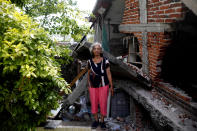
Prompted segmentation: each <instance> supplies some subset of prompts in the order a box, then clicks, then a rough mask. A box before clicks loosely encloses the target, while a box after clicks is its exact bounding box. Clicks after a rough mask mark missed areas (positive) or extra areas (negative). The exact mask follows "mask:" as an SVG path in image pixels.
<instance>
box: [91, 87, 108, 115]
mask: <svg viewBox="0 0 197 131" xmlns="http://www.w3.org/2000/svg"><path fill="white" fill-rule="evenodd" d="M89 93H90V101H91V112H92V114H95V113H97V112H98V105H99V106H100V113H101V114H102V115H103V116H106V115H107V98H108V94H109V85H106V86H103V87H99V88H91V87H89Z"/></svg>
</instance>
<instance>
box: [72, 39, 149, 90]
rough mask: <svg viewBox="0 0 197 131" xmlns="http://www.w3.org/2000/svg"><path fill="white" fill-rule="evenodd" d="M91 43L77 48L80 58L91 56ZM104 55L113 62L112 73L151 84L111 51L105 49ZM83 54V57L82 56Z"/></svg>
mask: <svg viewBox="0 0 197 131" xmlns="http://www.w3.org/2000/svg"><path fill="white" fill-rule="evenodd" d="M91 45H92V44H91V43H89V42H85V43H83V44H81V45H80V46H79V48H78V49H77V50H76V52H75V55H76V57H77V58H78V59H83V60H84V59H85V60H87V59H89V58H91V55H90V51H89V48H90V47H91ZM103 55H104V57H106V58H107V59H108V60H109V61H110V63H111V66H110V67H111V72H112V74H115V75H116V76H119V77H124V78H129V79H133V80H135V81H137V82H139V83H141V84H143V85H145V86H147V87H150V86H151V83H150V81H148V80H147V79H145V78H144V77H142V76H141V74H139V73H138V72H137V71H136V70H133V69H132V68H131V67H130V66H129V65H127V64H126V63H124V62H123V61H121V60H119V59H117V58H116V57H114V56H113V55H111V54H110V53H108V52H106V51H103ZM82 56H83V57H82Z"/></svg>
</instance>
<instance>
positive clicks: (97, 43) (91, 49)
mask: <svg viewBox="0 0 197 131" xmlns="http://www.w3.org/2000/svg"><path fill="white" fill-rule="evenodd" d="M97 45H98V46H100V48H101V56H103V47H102V45H101V43H99V42H95V43H94V44H92V45H91V47H90V53H91V55H92V57H94V54H93V49H94V47H95V46H97Z"/></svg>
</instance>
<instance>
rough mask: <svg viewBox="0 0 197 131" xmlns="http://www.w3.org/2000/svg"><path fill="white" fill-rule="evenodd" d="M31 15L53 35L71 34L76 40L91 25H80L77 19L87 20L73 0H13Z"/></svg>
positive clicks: (78, 39) (87, 30)
mask: <svg viewBox="0 0 197 131" xmlns="http://www.w3.org/2000/svg"><path fill="white" fill-rule="evenodd" d="M12 1H13V2H14V3H16V4H17V5H18V6H20V7H21V8H22V9H23V10H24V11H25V12H26V13H27V14H28V15H29V16H30V17H32V18H34V19H36V20H37V21H38V22H39V23H40V25H41V26H42V27H43V28H44V29H45V30H47V31H49V33H50V34H51V35H54V34H58V35H61V36H65V35H70V36H71V37H72V38H74V40H75V41H80V40H81V38H82V36H83V35H84V34H86V33H87V32H89V26H87V25H82V26H79V24H78V22H77V21H85V20H84V18H83V17H82V16H83V14H84V13H87V12H84V11H80V10H79V9H78V8H77V7H76V5H77V3H76V2H73V1H72V0H12Z"/></svg>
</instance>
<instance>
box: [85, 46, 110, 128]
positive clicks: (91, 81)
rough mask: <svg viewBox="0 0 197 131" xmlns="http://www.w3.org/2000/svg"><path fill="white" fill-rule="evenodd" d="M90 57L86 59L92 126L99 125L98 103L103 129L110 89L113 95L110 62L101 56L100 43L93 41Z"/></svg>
mask: <svg viewBox="0 0 197 131" xmlns="http://www.w3.org/2000/svg"><path fill="white" fill-rule="evenodd" d="M91 54H92V58H91V59H90V60H88V69H89V70H88V86H89V87H88V88H89V93H90V101H91V112H92V114H93V115H94V118H95V121H94V122H93V123H92V128H93V129H95V128H97V126H98V125H99V119H98V105H99V106H100V114H101V122H100V126H101V129H105V128H106V125H105V123H104V117H105V116H106V115H107V98H108V92H109V85H110V91H111V94H112V96H113V84H112V77H111V72H110V63H109V61H108V60H107V58H104V57H103V54H102V46H101V44H100V43H94V44H93V45H92V47H91Z"/></svg>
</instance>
